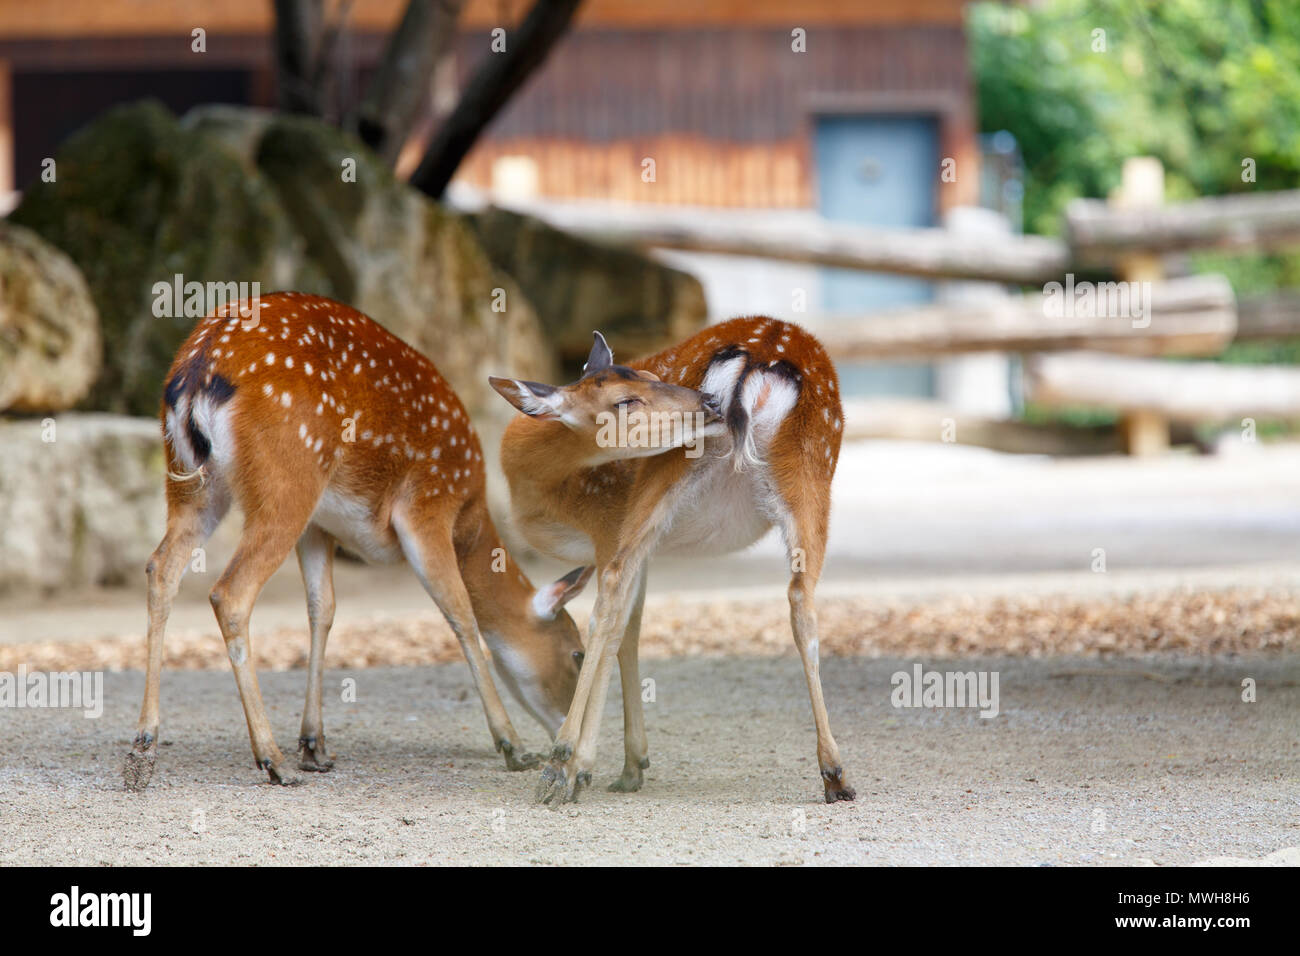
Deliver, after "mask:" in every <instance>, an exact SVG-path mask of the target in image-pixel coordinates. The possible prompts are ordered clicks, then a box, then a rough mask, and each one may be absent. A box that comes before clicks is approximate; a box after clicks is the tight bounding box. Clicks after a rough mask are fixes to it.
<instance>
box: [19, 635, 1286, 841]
mask: <svg viewBox="0 0 1300 956" xmlns="http://www.w3.org/2000/svg"><path fill="white" fill-rule="evenodd" d="M911 665H912V661H910V660H889V659H876V660H867V659H863V658H837V659H832V660H830V661H828V662H827V664H826V666H825V668H824V680H825V685H826V693H827V697H828V699H829V701H830V706H831V717H832V721H833V725H834V727H835V729H836V731H837V733H838V737H839V742H840V747H841V750H842V751H843V756H844V760H845V765H846V766H847V767H848V768H849V769H850V772H851V774H852V775H853V778H854V782H855V784H856V786H857V788H858V794H859V796H858V800H857V801H856V802H855V803H852V804H838V805H835V806H826V805H825V804H823V803H821V802H820V791H821V787H820V784H819V781H818V778H817V770H816V759H815V754H814V743H813V742H814V734H813V729H812V721H811V717H810V713H809V708H808V705H807V700H806V696H805V690H804V685H803V678H802V674H801V672H800V668H799V665H798V662H797V660H796V659H794V658H793V657H785V658H770V659H761V658H759V659H708V658H694V659H669V660H661V661H653V662H650V663H649V664H648V665H647V667H646V669H645V671H644V674H645V676H647V677H651V678H653V679H654V681H655V686H656V695H655V696H656V700H655V702H654V703H651V704H648V705H647V714H648V722H649V732H650V746H651V750H650V753H651V762H652V765H651V768H650V770H649V771H648V773H647V784H646V788H645V789H644V790H643V791H642V792H641V793H639V794H632V795H624V794H612V793H607V792H605V791H604V790H602V789H599V788H598V789H595V790H593V791H590V792H588V793H586V794H584V795H583V798H582V800H581V802H580V803H579V804H577V805H576V806H572V805H571V806H566V807H564V808H562V809H560V810H558V811H556V810H550V809H547V808H542V807H535V806H533V805H532V803H531V793H532V789H533V786H534V783H535V781H536V772H535V771H530V772H524V773H509V772H507V771H506V770H505V769H504V766H503V765H502V764H501V763H500V762H499V760H498V758H497V756H496V755H495V754H494V753H492V752H491V750H490V748H489V746H488V744H487V740H486V737H487V735H486V731H485V728H484V725H483V719H482V716H481V711H480V708H479V704H478V701H477V699H476V698H475V695H474V693H473V690H472V687H471V685H470V682H469V678H468V675H467V673H466V670H465V668H464V667H463V666H457V665H438V666H432V667H419V668H404V669H373V670H366V671H359V672H342V673H340V672H334V673H331V674H330V675H329V684H330V685H333V687H334V688H335V689H336V690H335V692H334V693H331V694H329V695H328V696H327V705H326V727H327V733H328V735H329V740H330V743H331V746H332V749H333V750H334V751H335V754H336V757H337V758H338V764H337V766H336V768H335V770H334V771H333V772H331V773H329V774H326V775H311V776H309V777H308V779H307V781H306V783H304V784H303V785H301V786H298V787H295V788H280V787H273V786H270V785H269V784H267V783H265V782H264V780H263V778H262V775H261V774H260V773H258V772H257V771H255V770H254V769H253V768H252V766H251V763H252V761H251V757H250V754H249V750H248V741H247V737H246V735H245V730H244V723H243V720H242V719H241V713H240V708H239V703H238V698H237V696H236V692H235V688H234V682H233V679H232V678H231V677H230V675H229V674H223V673H219V672H181V673H173V674H169V675H167V678H166V681H165V682H164V686H163V722H164V740H165V744H166V745H165V746H163V747H162V748H161V755H160V758H159V765H158V768H157V771H156V772H155V775H154V782H153V784H152V786H151V787H150V788H149V789H148V790H147V791H146V792H144V793H140V794H135V793H127V792H124V791H123V789H122V786H121V780H120V769H121V762H122V755H123V754H124V753H125V751H126V750H127V749H128V746H129V740H130V735H131V728H132V725H133V721H134V716H135V711H136V706H137V704H138V700H139V694H140V691H141V686H142V679H141V676H140V675H139V674H138V673H126V674H109V675H107V677H106V688H105V689H106V699H107V705H106V708H105V711H104V714H103V717H102V718H101V719H98V720H90V719H85V718H83V717H82V716H81V715H80V713H78V712H74V711H69V710H55V709H46V710H23V711H14V712H12V713H11V714H9V715H7V716H6V730H5V738H6V739H5V747H4V751H3V756H2V757H0V819H3V820H4V831H5V839H4V840H3V841H2V842H0V862H3V863H11V864H16V863H37V864H44V863H58V864H88V865H122V864H137V865H139V864H144V865H152V864H186V863H239V864H328V863H372V864H373V863H396V864H412V865H424V864H440V863H461V864H494V863H504V864H580V863H604V864H616V865H623V864H651V863H656V864H701V863H719V864H734V863H743V864H785V865H808V864H812V865H817V864H844V863H865V864H1026V865H1061V864H1093V865H1104V864H1119V865H1144V864H1150V863H1154V864H1175V863H1195V862H1203V861H1209V860H1213V859H1215V858H1229V859H1231V860H1235V861H1247V860H1249V861H1261V860H1266V861H1267V862H1269V863H1292V864H1294V863H1297V862H1300V851H1298V850H1295V849H1291V848H1295V847H1297V846H1300V797H1298V796H1297V794H1300V787H1298V786H1297V784H1300V779H1298V777H1300V774H1298V772H1297V768H1298V766H1300V765H1298V763H1297V758H1300V741H1297V738H1296V733H1295V728H1296V726H1297V721H1298V719H1300V689H1297V682H1296V677H1297V674H1298V673H1300V659H1297V658H1295V657H1289V658H1274V659H1268V660H1263V659H1250V658H1237V659H1219V660H1213V661H1209V660H1205V659H1204V658H1194V659H1185V658H1170V657H1167V656H1166V657H1163V658H1161V659H1159V660H1156V661H1150V660H1148V661H1145V662H1143V663H1142V665H1141V668H1140V670H1141V671H1142V672H1145V675H1146V676H1141V675H1140V674H1139V673H1138V672H1137V670H1135V669H1134V668H1133V666H1132V665H1131V664H1122V665H1121V664H1102V665H1099V664H1098V663H1097V662H1095V661H1082V662H1081V661H1072V660H1068V659H1065V660H1049V661H1026V660H1022V659H1010V660H1008V659H997V658H976V659H971V660H968V661H965V662H963V663H962V664H961V666H962V667H964V668H970V669H976V670H988V671H996V672H997V673H998V674H999V688H1000V711H1001V712H1000V714H999V716H997V717H996V718H993V719H982V718H980V717H979V716H977V715H976V713H975V712H974V711H970V710H955V709H949V710H922V709H896V708H894V707H893V706H891V703H890V689H891V685H890V676H891V674H892V673H894V672H895V671H897V670H900V669H910V667H911ZM1247 676H1248V677H1253V678H1254V679H1255V680H1256V681H1257V682H1258V688H1259V699H1258V702H1256V703H1243V702H1242V701H1241V699H1240V689H1239V684H1240V681H1241V679H1242V678H1243V677H1247ZM345 677H353V678H355V679H356V681H357V702H356V703H354V704H343V703H340V701H339V695H338V693H337V688H338V687H339V686H340V683H339V682H340V681H341V680H342V679H343V678H345ZM1157 678H1159V679H1157ZM262 686H263V691H264V695H265V697H266V698H267V701H268V707H269V708H270V714H271V718H272V723H273V726H274V728H275V731H276V734H277V736H278V738H279V740H280V742H281V743H282V744H287V743H288V742H290V741H292V740H293V739H295V737H296V732H297V725H298V709H297V708H298V705H299V702H300V695H301V692H302V689H303V675H302V674H301V673H295V672H277V673H270V674H266V675H264V678H263V682H262ZM611 698H612V699H611V701H610V707H609V710H608V712H607V715H606V719H605V724H604V731H605V732H604V734H603V737H602V744H601V747H602V752H601V756H600V760H599V763H598V766H597V774H596V776H597V780H598V781H599V782H603V783H607V782H608V781H609V780H611V779H612V778H613V777H614V776H616V775H617V771H618V769H619V768H620V767H621V757H622V754H621V749H622V748H621V744H620V731H621V721H620V720H619V719H618V716H617V714H618V707H619V701H618V695H617V693H614V694H612V695H611ZM520 730H521V733H523V734H524V736H525V741H526V742H527V743H528V744H530V745H532V746H534V747H541V746H542V745H543V739H542V738H543V736H544V735H543V732H542V731H541V730H540V729H539V728H538V727H536V726H535V725H531V724H530V725H529V726H527V727H523V726H521V728H520Z"/></svg>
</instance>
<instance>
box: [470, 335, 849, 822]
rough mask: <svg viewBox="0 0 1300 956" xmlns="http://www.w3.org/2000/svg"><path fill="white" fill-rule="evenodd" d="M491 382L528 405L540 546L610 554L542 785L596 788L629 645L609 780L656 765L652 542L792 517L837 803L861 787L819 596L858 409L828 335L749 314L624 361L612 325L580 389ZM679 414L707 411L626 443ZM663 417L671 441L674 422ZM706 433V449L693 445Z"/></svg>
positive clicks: (800, 606) (795, 608)
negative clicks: (824, 676) (851, 411)
mask: <svg viewBox="0 0 1300 956" xmlns="http://www.w3.org/2000/svg"><path fill="white" fill-rule="evenodd" d="M490 381H491V383H492V386H493V387H494V388H495V389H496V390H497V391H498V392H499V393H500V394H501V395H502V396H503V397H504V398H505V399H506V400H507V401H509V402H510V403H511V404H512V405H514V406H515V408H517V409H518V410H519V411H521V412H523V413H524V416H526V417H522V418H516V419H514V420H513V421H512V422H511V423H510V425H509V427H508V428H507V429H506V432H505V436H504V438H503V440H502V445H501V464H502V467H503V468H504V470H505V473H506V477H507V479H508V480H509V483H510V492H511V499H512V510H513V512H514V516H515V519H516V521H517V523H518V525H519V527H520V529H521V531H522V533H523V534H524V535H525V536H526V537H527V538H528V539H529V541H530V542H531V543H532V544H533V545H534V546H535V547H537V548H539V549H541V550H543V551H546V552H548V553H550V554H552V555H556V556H560V557H564V558H566V559H569V560H574V561H583V562H594V564H595V566H596V567H597V569H598V570H599V572H600V573H599V576H598V579H597V580H598V582H599V585H598V586H599V593H598V595H597V599H596V607H595V610H594V611H593V613H592V618H591V623H590V627H589V629H588V635H587V641H586V650H587V653H586V659H585V660H584V662H583V665H582V671H581V674H580V675H579V677H578V686H577V690H576V691H575V692H574V697H573V704H572V706H571V707H570V708H569V713H568V716H567V717H566V718H565V720H564V724H563V726H562V727H561V728H560V731H559V734H558V735H557V736H556V739H555V747H554V750H553V751H552V754H551V761H550V764H549V765H548V766H547V767H546V768H544V770H543V771H542V780H541V783H540V784H539V787H538V794H537V796H538V799H539V800H541V801H542V802H547V803H549V802H551V801H552V800H558V802H564V801H565V800H572V799H574V798H575V796H576V794H577V793H578V792H579V791H580V790H581V789H582V788H584V787H586V786H590V783H591V769H592V765H593V763H594V762H595V756H596V740H597V734H598V731H599V728H600V718H601V712H602V710H603V708H604V704H605V693H606V690H607V687H608V682H609V677H610V670H611V669H612V667H613V662H614V658H615V655H617V658H618V665H619V673H620V676H621V679H622V685H623V732H624V750H625V754H624V765H623V774H622V776H620V777H619V778H618V780H616V781H615V782H614V783H613V785H611V787H610V789H611V790H619V791H633V790H638V789H640V787H641V783H642V770H644V769H645V768H646V767H647V766H649V762H648V760H647V758H646V738H645V721H644V718H643V715H642V711H641V693H640V686H639V677H638V675H637V640H638V635H639V631H640V625H641V609H642V605H643V603H644V601H645V575H646V565H647V562H648V560H649V558H650V557H651V555H652V554H654V553H656V552H673V551H675V552H678V553H685V554H692V555H709V554H722V553H726V552H730V551H735V550H737V549H740V548H744V547H746V546H748V545H750V544H752V543H753V542H754V541H757V540H758V539H759V538H760V537H761V536H762V535H763V534H764V533H765V532H766V531H767V530H768V529H769V528H770V527H772V526H773V525H775V526H776V527H778V528H780V529H781V532H782V534H783V535H784V536H785V544H786V549H787V551H788V554H789V558H790V567H791V570H792V572H793V573H792V577H791V579H790V587H789V599H790V623H791V626H792V628H793V630H794V640H795V644H796V646H797V647H798V649H799V654H800V656H801V657H802V658H803V668H804V676H805V677H806V678H807V681H808V692H809V695H810V696H811V698H812V709H813V717H814V719H815V721H816V724H817V759H818V763H819V764H820V766H821V776H822V783H823V785H824V788H825V795H826V801H827V802H828V803H832V802H834V801H837V800H852V799H853V797H854V792H853V788H852V787H850V786H849V783H848V779H847V777H846V776H845V773H844V769H843V766H842V764H841V763H840V755H839V749H838V748H837V747H836V745H835V740H834V738H833V737H832V736H831V729H830V723H829V721H828V719H827V716H826V705H825V703H824V701H823V700H822V687H821V678H820V676H819V674H818V664H817V615H816V612H815V610H814V608H813V590H814V588H815V587H816V585H817V579H818V576H819V575H820V574H821V570H822V560H823V558H824V557H825V553H826V533H827V523H828V517H829V512H830V487H831V477H832V476H833V475H834V473H835V463H836V460H837V459H838V457H839V450H840V438H841V432H842V423H843V413H842V411H841V409H840V401H839V395H838V386H837V382H836V376H835V368H834V366H833V365H832V364H831V361H830V358H829V357H828V356H827V355H826V351H825V349H823V348H822V346H821V344H820V343H819V342H818V341H817V340H816V339H815V338H813V337H812V336H811V335H809V334H808V333H807V332H805V331H804V330H802V329H800V328H799V327H798V326H796V325H791V324H789V323H787V322H780V321H777V320H775V319H769V318H744V319H733V320H731V321H729V322H724V323H722V324H721V325H718V326H714V327H712V328H709V329H707V330H705V331H703V332H701V333H699V334H698V335H695V336H693V337H692V338H690V339H687V340H686V341H685V342H682V343H681V344H680V345H677V346H675V347H673V348H670V349H666V350H665V351H662V352H659V353H658V354H656V355H652V356H650V357H648V358H644V359H641V360H640V361H637V362H633V363H631V364H630V365H627V366H622V365H615V364H614V358H613V355H612V354H611V352H610V350H609V346H608V345H606V343H605V340H604V338H603V337H602V336H601V335H600V333H599V332H597V333H596V342H595V345H594V346H593V347H592V350H591V355H590V356H589V358H588V359H587V364H586V365H585V366H584V368H583V375H582V378H580V379H579V380H578V381H577V382H574V383H573V384H571V385H566V386H563V387H555V386H550V385H541V384H538V383H535V382H523V381H516V380H513V379H504V378H493V379H491V380H490ZM674 415H686V416H688V417H689V416H691V415H694V416H695V418H694V424H693V425H692V426H691V427H689V428H681V429H675V430H674V432H673V434H672V436H670V439H669V440H660V441H657V442H656V441H642V442H631V441H628V442H618V441H613V442H612V441H611V440H610V439H611V436H612V435H613V434H614V431H613V430H611V429H610V428H609V427H608V426H609V423H610V422H611V421H613V420H615V419H616V418H617V420H618V421H620V422H623V421H627V422H631V421H632V419H633V418H634V417H636V416H647V417H649V418H651V419H655V418H656V417H658V418H660V419H662V418H663V417H664V416H674ZM719 418H720V419H721V421H715V420H716V419H719ZM649 431H650V433H651V434H652V435H654V434H657V435H659V436H660V438H661V439H662V438H663V436H664V435H665V434H666V433H667V431H668V430H667V429H665V428H660V429H659V430H658V431H657V432H656V430H655V429H654V428H650V429H649ZM623 433H624V432H623V430H622V426H621V425H620V428H619V430H618V432H617V434H618V435H622V434H623ZM626 434H627V435H628V436H629V437H630V436H632V434H633V433H632V432H631V431H627V432H626ZM701 440H702V441H703V442H704V445H705V447H704V449H703V454H698V453H697V454H694V455H693V454H692V453H691V452H692V450H695V451H696V452H698V451H699V449H698V448H693V447H692V443H694V442H698V441H701ZM676 446H680V447H676Z"/></svg>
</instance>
